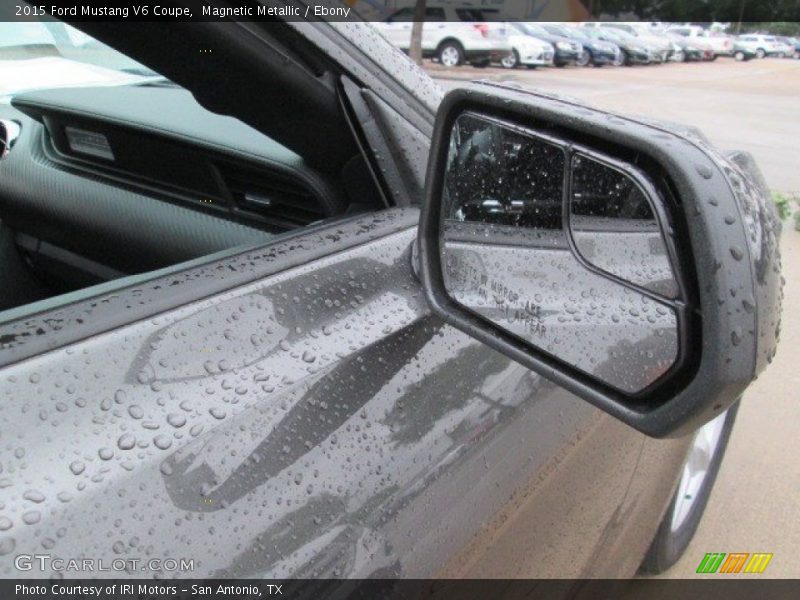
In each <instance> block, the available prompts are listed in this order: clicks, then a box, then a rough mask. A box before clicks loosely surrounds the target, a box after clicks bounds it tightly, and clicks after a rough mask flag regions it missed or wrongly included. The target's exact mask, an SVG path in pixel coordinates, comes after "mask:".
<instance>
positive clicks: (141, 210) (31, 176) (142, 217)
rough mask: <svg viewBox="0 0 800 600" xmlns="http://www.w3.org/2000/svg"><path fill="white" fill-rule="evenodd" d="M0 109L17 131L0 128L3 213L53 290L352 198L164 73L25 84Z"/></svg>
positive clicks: (308, 217) (230, 243)
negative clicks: (131, 82)
mask: <svg viewBox="0 0 800 600" xmlns="http://www.w3.org/2000/svg"><path fill="white" fill-rule="evenodd" d="M0 120H1V121H2V122H5V123H6V124H7V125H8V127H7V128H8V129H9V130H11V129H14V134H15V136H14V140H13V145H12V143H11V139H10V137H9V134H8V133H7V132H6V133H5V134H4V135H3V136H0V137H4V138H6V137H8V138H9V139H8V142H7V143H5V144H3V147H2V152H0V224H1V225H2V227H4V228H6V229H8V230H9V231H11V232H13V236H14V239H15V243H16V246H17V247H18V249H19V251H20V252H21V253H22V254H23V255H24V261H25V262H26V263H27V264H28V266H30V267H31V268H32V269H34V270H35V271H38V272H40V273H39V274H40V275H42V276H43V277H44V278H45V279H47V280H49V281H50V282H52V283H54V285H55V287H56V288H57V289H58V291H64V290H70V289H77V288H79V287H83V286H85V285H88V284H92V283H96V282H100V281H106V280H109V279H113V278H115V277H118V276H122V275H127V274H133V273H139V272H144V271H150V270H154V269H158V268H161V267H165V266H169V265H172V264H175V263H178V262H182V261H185V260H189V259H193V258H198V257H201V256H204V255H208V254H212V253H214V252H217V251H221V250H225V249H227V248H231V247H235V246H239V245H245V244H252V243H257V242H261V241H264V240H267V239H269V238H270V237H271V236H273V235H276V234H280V233H282V232H286V231H290V230H293V229H296V228H299V227H303V226H306V225H309V224H311V223H313V222H316V221H319V220H323V219H326V218H330V217H333V216H336V215H338V214H341V213H343V212H344V211H345V210H346V208H347V201H346V199H345V198H346V197H345V194H344V193H343V191H342V190H341V188H340V186H339V185H338V184H337V182H336V181H334V180H333V178H332V177H330V176H326V175H324V174H321V173H318V172H315V171H314V170H312V169H310V168H309V167H307V165H306V164H305V162H304V161H303V159H302V158H301V157H300V156H298V155H297V154H295V153H293V152H292V151H290V150H289V149H287V148H286V147H284V146H282V145H280V144H279V143H277V142H275V141H274V140H272V139H270V138H268V137H266V136H265V135H263V134H261V133H260V132H258V131H256V130H254V129H252V128H250V127H248V126H247V125H244V124H243V123H241V122H240V121H238V120H236V119H233V118H230V117H226V116H222V115H218V114H215V113H212V112H210V111H207V110H206V109H204V108H203V107H202V106H200V105H199V104H198V103H197V102H196V101H195V99H194V98H193V96H192V95H191V94H190V93H189V92H187V91H185V90H183V89H181V88H178V87H175V86H172V85H171V84H168V83H166V84H164V85H159V84H157V85H140V86H117V87H95V88H65V89H52V90H40V91H35V92H27V93H24V94H20V95H17V96H15V97H14V98H13V100H12V103H11V105H10V106H9V105H0ZM0 133H3V132H0ZM65 278H66V279H67V281H64V279H65Z"/></svg>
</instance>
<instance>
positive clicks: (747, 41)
mask: <svg viewBox="0 0 800 600" xmlns="http://www.w3.org/2000/svg"><path fill="white" fill-rule="evenodd" d="M737 41H738V42H739V43H740V46H741V47H745V48H748V49H750V50H752V51H753V52H755V54H756V57H758V58H764V57H766V56H779V55H781V54H783V52H784V47H783V44H780V43H779V42H778V40H777V39H776V38H775V36H774V35H764V34H760V33H746V34H744V35H740V36H739V37H738V38H737Z"/></svg>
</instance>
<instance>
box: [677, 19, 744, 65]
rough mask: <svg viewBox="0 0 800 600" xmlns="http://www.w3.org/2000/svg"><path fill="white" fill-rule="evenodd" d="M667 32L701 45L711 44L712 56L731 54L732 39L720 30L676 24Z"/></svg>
mask: <svg viewBox="0 0 800 600" xmlns="http://www.w3.org/2000/svg"><path fill="white" fill-rule="evenodd" d="M667 32H668V33H670V34H677V35H680V36H682V37H684V38H686V39H687V40H689V41H691V42H696V43H698V44H700V45H702V46H706V45H709V46H711V49H712V50H713V52H714V58H716V57H717V56H730V55H732V54H733V39H732V38H731V37H730V36H729V35H726V34H724V33H722V32H718V31H708V30H706V29H704V28H703V27H699V26H697V25H678V26H674V27H670V28H668V29H667Z"/></svg>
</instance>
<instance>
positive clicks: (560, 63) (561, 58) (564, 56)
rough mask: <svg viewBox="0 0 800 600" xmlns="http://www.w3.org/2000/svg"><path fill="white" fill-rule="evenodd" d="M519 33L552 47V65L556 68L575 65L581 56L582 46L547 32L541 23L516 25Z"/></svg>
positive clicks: (564, 37)
mask: <svg viewBox="0 0 800 600" xmlns="http://www.w3.org/2000/svg"><path fill="white" fill-rule="evenodd" d="M516 25H517V26H518V27H519V28H520V30H521V31H523V32H525V33H527V34H528V35H532V36H533V37H535V38H539V39H540V40H544V41H545V42H549V43H550V44H552V45H553V48H554V49H555V56H553V64H554V65H555V66H557V67H565V66H567V65H570V64H577V62H578V61H579V60H580V57H581V55H582V54H583V45H582V44H581V43H580V42H577V41H575V40H573V39H572V38H569V37H567V36H565V35H557V34H553V33H550V32H549V31H547V30H546V29H545V28H544V27H543V26H542V24H541V23H517V24H516Z"/></svg>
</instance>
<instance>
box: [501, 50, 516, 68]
mask: <svg viewBox="0 0 800 600" xmlns="http://www.w3.org/2000/svg"><path fill="white" fill-rule="evenodd" d="M500 64H501V65H502V66H503V67H505V68H506V69H513V68H515V67H516V66H517V65H519V54H517V51H516V50H512V51H511V54H509V55H508V56H504V57H503V60H501V61H500Z"/></svg>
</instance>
